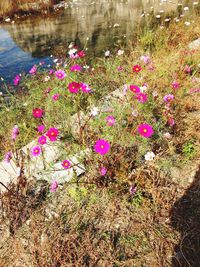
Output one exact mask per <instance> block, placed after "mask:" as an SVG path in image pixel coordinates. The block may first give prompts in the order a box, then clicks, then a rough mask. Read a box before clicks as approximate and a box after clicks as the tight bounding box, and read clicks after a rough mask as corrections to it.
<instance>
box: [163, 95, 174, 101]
mask: <svg viewBox="0 0 200 267" xmlns="http://www.w3.org/2000/svg"><path fill="white" fill-rule="evenodd" d="M173 99H174V96H173V95H172V94H169V95H165V96H164V97H163V100H164V101H165V102H171V101H172V100H173Z"/></svg>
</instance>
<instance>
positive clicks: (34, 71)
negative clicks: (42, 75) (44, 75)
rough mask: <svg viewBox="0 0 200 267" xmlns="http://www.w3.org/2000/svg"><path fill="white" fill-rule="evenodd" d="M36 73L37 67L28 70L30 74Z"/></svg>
mask: <svg viewBox="0 0 200 267" xmlns="http://www.w3.org/2000/svg"><path fill="white" fill-rule="evenodd" d="M36 72H37V67H36V66H35V65H34V66H33V67H32V68H31V69H30V70H29V73H30V74H33V75H34V74H36Z"/></svg>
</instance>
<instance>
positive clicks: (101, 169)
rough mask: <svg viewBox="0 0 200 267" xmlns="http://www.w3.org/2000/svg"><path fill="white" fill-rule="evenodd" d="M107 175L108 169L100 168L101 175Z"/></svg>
mask: <svg viewBox="0 0 200 267" xmlns="http://www.w3.org/2000/svg"><path fill="white" fill-rule="evenodd" d="M106 173H107V169H106V167H101V168H100V174H101V175H102V176H105V175H106Z"/></svg>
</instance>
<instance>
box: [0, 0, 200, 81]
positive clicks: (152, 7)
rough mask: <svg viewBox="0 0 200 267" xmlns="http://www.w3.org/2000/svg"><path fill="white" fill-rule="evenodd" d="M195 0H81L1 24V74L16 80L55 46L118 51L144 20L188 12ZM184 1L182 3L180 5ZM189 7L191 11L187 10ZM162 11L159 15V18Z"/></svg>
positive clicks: (46, 59) (93, 51) (92, 51)
mask: <svg viewBox="0 0 200 267" xmlns="http://www.w3.org/2000/svg"><path fill="white" fill-rule="evenodd" d="M193 2H194V1H178V0H174V1H159V0H124V1H123V0H98V1H92V0H82V1H81V0H77V1H71V2H70V4H69V6H68V7H67V8H66V9H65V10H62V11H60V12H56V13H55V14H51V15H49V16H47V17H45V18H44V17H41V16H40V17H32V18H31V17H28V18H26V19H21V21H20V20H17V21H15V22H12V20H11V22H9V23H6V22H5V23H3V24H1V25H0V77H3V78H4V79H5V80H6V81H7V82H12V80H13V78H14V76H15V75H16V74H18V73H22V72H28V70H29V69H30V68H31V66H32V65H34V64H38V63H39V62H40V61H44V62H45V66H47V65H48V64H50V63H51V59H50V57H49V56H50V55H51V53H52V51H54V49H55V47H57V46H61V47H64V48H66V50H67V47H68V45H69V43H70V42H72V41H73V42H75V43H76V44H77V45H79V46H80V47H81V48H86V47H87V48H88V53H90V55H93V56H100V55H102V54H103V53H104V52H105V51H106V50H107V49H112V50H115V49H116V50H117V49H118V48H120V47H121V46H126V45H127V44H130V42H134V40H133V38H134V33H135V32H136V31H137V29H138V27H140V26H141V25H144V24H145V21H146V20H147V19H149V18H152V21H154V24H155V23H156V22H159V23H160V24H163V25H164V24H165V23H166V22H165V21H164V18H166V17H172V16H173V17H175V16H179V15H180V14H181V13H183V14H184V16H185V17H187V16H188V17H189V14H191V13H192V11H193V10H194V8H197V6H198V5H199V4H198V5H194V4H193ZM180 3H182V5H180ZM184 6H188V7H189V11H187V10H185V11H184V9H183V7H184ZM157 15H160V16H161V18H156V16H157ZM153 18H154V20H153Z"/></svg>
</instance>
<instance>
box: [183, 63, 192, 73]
mask: <svg viewBox="0 0 200 267" xmlns="http://www.w3.org/2000/svg"><path fill="white" fill-rule="evenodd" d="M191 71H192V69H191V68H190V66H189V65H185V67H184V72H185V73H188V74H190V73H191Z"/></svg>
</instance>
